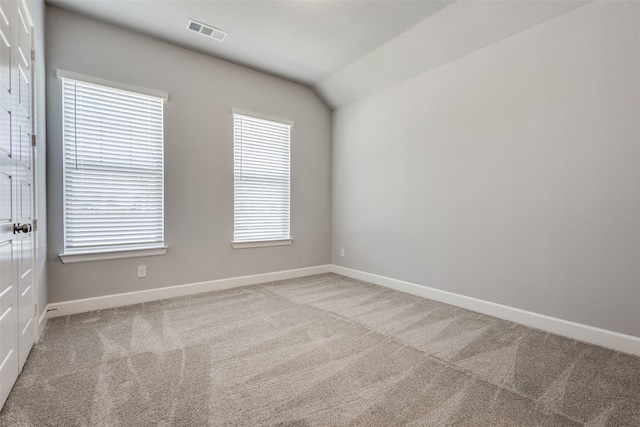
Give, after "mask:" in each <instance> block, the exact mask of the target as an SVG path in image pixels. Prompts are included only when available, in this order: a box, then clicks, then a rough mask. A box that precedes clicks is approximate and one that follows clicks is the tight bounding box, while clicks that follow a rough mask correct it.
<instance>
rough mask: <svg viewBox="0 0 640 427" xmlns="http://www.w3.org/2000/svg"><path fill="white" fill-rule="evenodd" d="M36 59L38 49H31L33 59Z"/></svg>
mask: <svg viewBox="0 0 640 427" xmlns="http://www.w3.org/2000/svg"><path fill="white" fill-rule="evenodd" d="M35 60H36V51H35V50H33V49H31V61H35Z"/></svg>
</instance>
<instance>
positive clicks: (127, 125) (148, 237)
mask: <svg viewBox="0 0 640 427" xmlns="http://www.w3.org/2000/svg"><path fill="white" fill-rule="evenodd" d="M162 109H163V102H162V99H161V98H157V97H154V96H148V95H144V94H140V93H136V92H130V91H126V90H120V89H114V88H111V87H107V86H102V85H97V84H92V83H87V82H82V81H78V80H73V79H63V114H64V119H63V120H64V132H63V133H64V214H65V222H64V232H65V253H70V252H100V251H105V252H106V251H113V250H127V249H137V248H150V247H159V246H163V245H164V158H163V156H164V155H163V111H162Z"/></svg>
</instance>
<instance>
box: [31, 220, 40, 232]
mask: <svg viewBox="0 0 640 427" xmlns="http://www.w3.org/2000/svg"><path fill="white" fill-rule="evenodd" d="M31 231H38V220H37V219H34V220H32V221H31Z"/></svg>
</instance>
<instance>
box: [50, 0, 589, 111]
mask: <svg viewBox="0 0 640 427" xmlns="http://www.w3.org/2000/svg"><path fill="white" fill-rule="evenodd" d="M585 3H587V2H580V1H526V0H524V1H495V2H494V1H458V2H453V1H402V0H397V1H330V0H324V1H318V0H299V1H269V0H263V1H238V0H236V1H205V0H200V1H188V0H183V1H161V0H155V1H154V0H118V1H113V0H47V4H48V5H52V6H56V7H60V8H63V9H67V10H70V11H73V12H76V13H80V14H83V15H86V16H90V17H93V18H95V19H98V20H101V21H105V22H108V23H111V24H114V25H117V26H120V27H123V28H127V29H130V30H134V31H137V32H140V33H143V34H146V35H149V36H151V37H154V38H157V39H160V40H164V41H166V42H169V43H173V44H176V45H178V46H182V47H185V48H188V49H192V50H195V51H198V52H201V53H204V54H208V55H211V56H214V57H217V58H221V59H225V60H227V61H230V62H234V63H237V64H240V65H244V66H247V67H250V68H254V69H257V70H260V71H263V72H266V73H269V74H273V75H276V76H279V77H282V78H285V79H288V80H291V81H294V82H297V83H301V84H303V85H306V86H309V87H312V88H314V90H315V91H316V92H317V93H318V95H319V96H320V97H321V98H322V99H323V100H324V101H325V102H326V103H327V105H328V106H329V107H330V108H332V109H335V108H339V107H341V106H344V105H347V104H349V103H351V102H353V101H356V100H358V99H360V98H363V97H365V96H368V95H369V94H372V93H375V92H377V91H379V90H381V89H384V88H385V87H389V86H391V85H393V84H395V83H397V82H399V81H402V80H404V79H406V78H409V77H411V76H414V75H417V74H420V73H422V72H425V71H427V70H429V69H431V68H434V67H437V66H439V65H442V64H444V63H446V62H449V61H452V60H455V59H456V58H459V57H461V56H464V55H466V54H469V53H471V52H473V51H475V50H477V49H480V48H482V47H484V46H486V45H489V44H491V43H494V42H496V41H498V40H501V39H503V38H505V37H508V36H510V35H512V34H515V33H518V32H520V31H523V30H525V29H527V28H530V27H532V26H534V25H537V24H539V23H541V22H544V21H546V20H548V19H552V18H553V17H555V16H558V15H561V14H563V13H566V12H568V11H570V10H573V9H575V8H577V7H580V6H582V5H583V4H585ZM188 19H194V20H196V21H200V22H203V23H205V24H208V25H211V26H213V27H216V28H219V29H221V30H224V31H226V32H228V33H229V35H228V37H227V39H226V40H225V41H224V42H222V43H221V42H218V41H215V40H212V39H209V38H207V37H204V36H202V35H200V34H197V33H194V32H191V31H187V30H186V29H185V28H186V25H187V21H188Z"/></svg>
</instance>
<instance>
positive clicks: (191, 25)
mask: <svg viewBox="0 0 640 427" xmlns="http://www.w3.org/2000/svg"><path fill="white" fill-rule="evenodd" d="M187 30H189V31H195V32H196V33H200V34H202V35H203V36H206V37H209V38H212V39H214V40H218V41H219V42H221V41H224V39H226V38H227V34H228V33H227V32H226V31H222V30H219V29H217V28H214V27H212V26H210V25H207V24H203V23H202V22H198V21H194V20H193V19H189V21H188V22H187Z"/></svg>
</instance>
